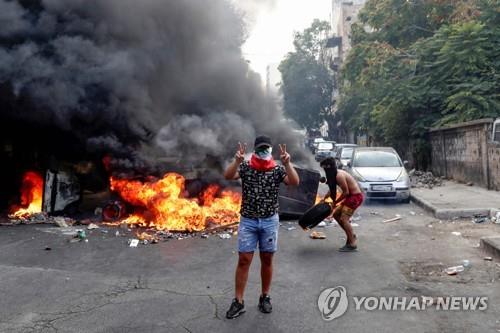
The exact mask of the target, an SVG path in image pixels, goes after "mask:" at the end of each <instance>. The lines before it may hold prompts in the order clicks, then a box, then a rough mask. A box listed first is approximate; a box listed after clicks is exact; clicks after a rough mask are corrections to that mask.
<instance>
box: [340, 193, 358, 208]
mask: <svg viewBox="0 0 500 333" xmlns="http://www.w3.org/2000/svg"><path fill="white" fill-rule="evenodd" d="M362 203H363V193H357V194H350V195H348V196H347V197H346V198H345V199H344V202H343V203H342V206H346V207H349V208H351V209H352V210H355V209H356V208H358V207H359V206H361V204H362Z"/></svg>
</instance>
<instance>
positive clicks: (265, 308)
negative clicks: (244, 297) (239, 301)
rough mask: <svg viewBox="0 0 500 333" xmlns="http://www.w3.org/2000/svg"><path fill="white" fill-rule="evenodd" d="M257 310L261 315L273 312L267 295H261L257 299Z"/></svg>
mask: <svg viewBox="0 0 500 333" xmlns="http://www.w3.org/2000/svg"><path fill="white" fill-rule="evenodd" d="M259 310H260V312H262V313H271V312H273V306H272V305H271V297H269V295H262V296H260V298H259Z"/></svg>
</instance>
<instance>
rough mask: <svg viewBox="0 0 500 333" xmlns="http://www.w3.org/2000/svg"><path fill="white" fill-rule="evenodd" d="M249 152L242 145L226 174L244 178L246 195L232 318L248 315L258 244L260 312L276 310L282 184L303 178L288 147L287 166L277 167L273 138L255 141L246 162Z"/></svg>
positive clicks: (283, 157) (283, 153) (283, 151)
mask: <svg viewBox="0 0 500 333" xmlns="http://www.w3.org/2000/svg"><path fill="white" fill-rule="evenodd" d="M245 150H246V146H245V145H242V144H241V143H240V144H239V149H238V151H237V152H236V155H235V159H234V161H233V162H232V163H231V164H230V165H229V166H228V168H227V169H226V171H225V173H224V177H225V178H226V179H240V178H241V183H242V193H243V200H242V205H241V211H240V213H241V220H240V226H239V229H238V251H239V259H238V266H237V268H236V279H235V280H236V290H235V298H234V300H233V303H232V304H231V307H230V308H229V310H228V311H227V313H226V317H227V318H229V319H232V318H236V317H238V316H239V315H241V314H242V313H244V312H245V306H244V302H243V292H244V290H245V286H246V283H247V279H248V270H249V268H250V264H251V262H252V259H253V253H254V251H255V250H256V248H257V244H258V245H259V255H260V262H261V272H260V274H261V279H262V294H261V295H260V298H259V310H260V311H261V312H263V313H270V312H271V311H272V306H271V298H270V297H269V289H270V287H271V279H272V274H273V254H274V252H276V250H277V249H278V227H279V217H278V192H279V187H280V184H281V182H284V183H285V184H287V185H298V184H299V175H298V174H297V171H296V170H295V169H294V167H293V166H292V165H291V163H290V154H288V153H287V152H286V145H280V150H281V155H280V157H281V161H282V163H283V165H277V164H276V162H275V161H274V159H273V156H272V143H271V139H270V138H269V137H267V136H259V137H257V138H256V139H255V151H254V153H253V154H252V157H251V159H250V161H248V162H247V161H245V160H244V155H245Z"/></svg>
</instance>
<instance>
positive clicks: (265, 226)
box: [238, 214, 279, 253]
mask: <svg viewBox="0 0 500 333" xmlns="http://www.w3.org/2000/svg"><path fill="white" fill-rule="evenodd" d="M278 228H279V216H278V214H275V215H273V216H271V217H266V218H255V219H251V218H247V217H244V216H242V217H241V219H240V225H239V227H238V251H239V252H240V253H248V252H254V251H255V250H256V249H257V243H259V251H260V252H276V251H277V250H278Z"/></svg>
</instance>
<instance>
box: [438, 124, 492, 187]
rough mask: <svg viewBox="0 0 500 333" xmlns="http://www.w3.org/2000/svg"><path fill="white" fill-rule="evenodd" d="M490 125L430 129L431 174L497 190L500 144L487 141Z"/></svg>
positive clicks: (489, 134)
mask: <svg viewBox="0 0 500 333" xmlns="http://www.w3.org/2000/svg"><path fill="white" fill-rule="evenodd" d="M492 123H493V119H480V120H476V121H471V122H467V123H462V124H457V125H454V126H450V127H442V128H434V129H432V130H431V131H430V142H431V146H432V151H431V159H432V164H431V170H432V172H433V173H434V174H437V175H440V176H445V177H447V178H453V179H455V180H457V181H461V182H464V183H467V182H472V183H474V184H475V185H479V186H482V187H485V188H489V189H494V190H500V144H498V143H493V142H491V141H490V140H491V128H492Z"/></svg>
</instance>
